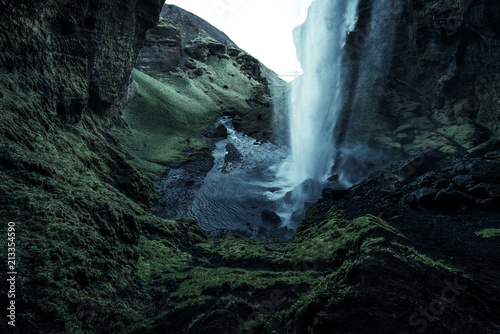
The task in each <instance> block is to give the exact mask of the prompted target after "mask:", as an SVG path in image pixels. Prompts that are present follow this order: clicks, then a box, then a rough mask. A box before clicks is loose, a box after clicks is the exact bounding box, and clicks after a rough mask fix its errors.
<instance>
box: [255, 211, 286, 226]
mask: <svg viewBox="0 0 500 334" xmlns="http://www.w3.org/2000/svg"><path fill="white" fill-rule="evenodd" d="M260 217H261V218H262V222H263V223H264V224H271V225H278V224H281V217H280V216H279V215H278V214H277V213H276V212H274V211H271V210H269V209H265V210H262V213H261V214H260Z"/></svg>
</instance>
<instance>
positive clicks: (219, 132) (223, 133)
mask: <svg viewBox="0 0 500 334" xmlns="http://www.w3.org/2000/svg"><path fill="white" fill-rule="evenodd" d="M214 137H216V138H221V137H223V138H226V137H227V128H226V127H225V126H224V125H222V124H219V125H218V126H217V127H216V128H215V132H214Z"/></svg>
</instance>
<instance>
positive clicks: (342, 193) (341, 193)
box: [321, 188, 349, 200]
mask: <svg viewBox="0 0 500 334" xmlns="http://www.w3.org/2000/svg"><path fill="white" fill-rule="evenodd" d="M321 195H322V196H323V198H330V199H333V200H338V199H344V198H346V197H347V196H348V195H349V190H347V189H332V188H325V189H323V191H322V192H321Z"/></svg>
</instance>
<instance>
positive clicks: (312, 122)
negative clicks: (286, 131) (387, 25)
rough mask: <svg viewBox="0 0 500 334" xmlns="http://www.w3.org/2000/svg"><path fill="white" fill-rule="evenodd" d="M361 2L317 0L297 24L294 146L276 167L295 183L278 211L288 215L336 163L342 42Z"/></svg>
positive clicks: (310, 197)
mask: <svg viewBox="0 0 500 334" xmlns="http://www.w3.org/2000/svg"><path fill="white" fill-rule="evenodd" d="M357 5H358V1H357V0H336V1H324V0H316V1H314V2H313V3H312V5H311V7H310V8H309V11H308V18H307V21H306V22H305V23H304V24H303V25H302V26H300V27H298V28H296V29H295V30H294V39H295V43H296V46H297V56H298V58H299V61H300V63H301V65H302V69H303V71H304V74H303V75H302V76H301V77H299V78H297V79H296V80H295V81H294V82H293V83H292V97H291V111H290V137H291V139H290V141H291V151H292V152H291V157H290V158H289V159H288V160H287V161H286V162H285V163H284V164H283V165H282V166H281V169H280V172H279V173H278V176H280V177H281V178H282V179H284V180H285V181H284V182H285V183H288V184H289V185H290V186H289V189H294V190H292V191H290V192H288V193H287V196H285V201H284V209H283V210H282V211H281V212H280V214H282V215H284V216H285V220H287V219H286V218H287V217H286V216H287V213H286V212H287V210H288V212H290V210H292V211H294V210H297V209H298V208H300V207H302V206H303V204H304V203H305V202H308V201H315V200H317V199H318V198H319V197H320V195H321V188H322V186H323V185H324V184H325V183H326V181H327V178H328V176H329V173H330V170H331V167H332V165H333V162H334V156H335V145H334V143H335V140H334V128H335V125H336V121H337V118H338V115H339V112H340V110H341V108H342V104H343V101H342V95H343V94H342V90H343V89H344V87H343V86H344V85H343V80H342V71H343V69H342V62H343V55H344V53H343V47H344V45H345V43H346V38H347V34H348V32H349V31H351V30H352V29H353V28H354V26H355V23H356V19H357V16H356V14H357ZM288 218H290V214H288ZM288 220H289V219H288Z"/></svg>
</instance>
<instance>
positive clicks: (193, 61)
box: [186, 58, 197, 70]
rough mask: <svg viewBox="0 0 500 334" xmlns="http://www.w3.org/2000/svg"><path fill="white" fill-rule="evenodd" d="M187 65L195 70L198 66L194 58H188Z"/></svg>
mask: <svg viewBox="0 0 500 334" xmlns="http://www.w3.org/2000/svg"><path fill="white" fill-rule="evenodd" d="M186 67H187V68H188V69H190V70H194V69H195V68H196V67H197V66H196V61H195V60H194V59H193V58H188V60H186Z"/></svg>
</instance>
